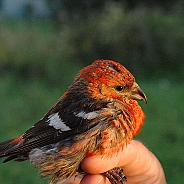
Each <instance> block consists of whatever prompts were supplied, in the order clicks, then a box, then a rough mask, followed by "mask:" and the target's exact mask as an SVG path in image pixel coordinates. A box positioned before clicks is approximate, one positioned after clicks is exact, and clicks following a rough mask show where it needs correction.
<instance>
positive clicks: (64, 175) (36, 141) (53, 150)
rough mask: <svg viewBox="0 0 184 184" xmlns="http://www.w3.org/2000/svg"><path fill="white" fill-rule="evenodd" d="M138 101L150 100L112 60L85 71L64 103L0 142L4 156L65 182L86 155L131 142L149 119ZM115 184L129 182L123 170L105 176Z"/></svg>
mask: <svg viewBox="0 0 184 184" xmlns="http://www.w3.org/2000/svg"><path fill="white" fill-rule="evenodd" d="M137 100H144V101H145V102H146V101H147V99H146V96H145V94H144V92H143V91H142V90H141V88H140V87H139V86H138V84H137V83H136V82H135V79H134V77H133V75H132V74H131V73H130V72H129V71H128V70H127V69H126V68H125V67H124V66H122V65H121V64H119V63H117V62H115V61H112V60H97V61H95V62H94V63H92V64H91V65H89V66H87V67H85V68H83V69H82V70H81V71H80V72H79V74H78V75H77V76H76V77H75V79H74V81H73V83H72V85H71V86H70V87H69V89H68V90H67V91H66V92H65V93H64V95H63V96H62V97H61V98H60V99H59V101H58V102H57V103H56V104H55V105H54V106H53V107H52V108H51V109H50V110H49V111H48V112H47V113H46V115H45V116H44V117H43V118H42V119H41V120H40V121H38V122H37V123H36V124H34V125H33V126H32V127H31V128H30V129H29V130H27V131H26V132H25V133H24V134H23V135H21V136H20V137H18V138H15V139H11V140H8V141H5V142H2V143H0V157H8V158H6V159H5V160H4V162H7V161H10V160H13V159H14V160H16V161H24V160H27V159H30V162H31V164H33V165H34V166H35V167H36V168H37V169H39V170H40V171H41V176H42V177H51V181H50V183H55V182H57V181H60V180H61V181H63V182H64V181H65V180H67V179H69V178H70V177H71V176H72V175H75V174H76V173H77V172H78V171H79V172H82V171H81V169H80V164H81V162H82V160H83V159H84V157H86V156H90V155H93V154H96V153H100V154H102V155H103V154H109V155H111V154H112V153H114V152H116V151H118V150H120V149H121V148H122V147H123V146H124V145H126V144H128V143H130V141H131V140H132V139H133V137H134V136H135V135H137V134H138V133H139V131H140V128H141V126H142V125H143V123H144V118H145V115H144V113H143V111H142V109H141V107H140V106H139V105H138V103H137ZM103 174H104V175H105V176H107V177H108V178H109V180H110V181H111V183H114V184H118V183H126V177H125V176H124V175H123V173H122V169H121V168H114V169H112V170H110V171H107V172H106V173H103Z"/></svg>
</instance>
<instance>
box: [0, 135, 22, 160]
mask: <svg viewBox="0 0 184 184" xmlns="http://www.w3.org/2000/svg"><path fill="white" fill-rule="evenodd" d="M21 142H22V136H20V137H18V138H15V139H10V140H7V141H4V142H1V143H0V158H2V157H8V158H6V159H5V160H4V161H3V163H5V162H8V161H10V160H13V159H16V158H18V156H19V155H17V153H16V152H14V150H15V147H17V146H18V145H19V144H20V143H21ZM24 160H25V159H24ZM17 161H21V160H17Z"/></svg>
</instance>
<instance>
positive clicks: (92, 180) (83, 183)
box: [65, 140, 166, 184]
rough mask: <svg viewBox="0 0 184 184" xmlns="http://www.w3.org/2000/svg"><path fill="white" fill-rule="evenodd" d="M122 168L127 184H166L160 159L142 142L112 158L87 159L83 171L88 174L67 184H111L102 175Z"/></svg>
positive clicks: (125, 148)
mask: <svg viewBox="0 0 184 184" xmlns="http://www.w3.org/2000/svg"><path fill="white" fill-rule="evenodd" d="M120 166H122V167H123V169H124V174H125V175H126V176H127V178H128V181H127V184H136V183H139V184H147V183H149V184H166V179H165V175H164V171H163V169H162V166H161V164H160V162H159V161H158V159H157V158H156V157H155V155H154V154H153V153H152V152H150V151H149V150H148V149H147V148H146V147H145V146H144V145H143V144H142V143H141V142H139V141H135V140H133V141H131V143H130V144H128V145H127V146H125V147H124V148H123V151H122V150H121V151H119V152H118V153H114V154H113V155H112V156H106V155H105V156H102V155H94V156H91V157H86V158H85V159H84V161H83V162H82V165H81V167H82V169H83V170H84V171H85V172H87V173H90V174H87V175H86V176H85V177H84V178H83V179H82V180H81V178H80V177H79V178H78V177H76V178H72V179H70V180H68V181H67V182H65V184H79V183H80V184H109V183H110V182H109V181H108V179H107V178H106V177H105V176H103V175H102V174H99V173H103V172H105V171H108V170H110V169H112V168H114V167H120Z"/></svg>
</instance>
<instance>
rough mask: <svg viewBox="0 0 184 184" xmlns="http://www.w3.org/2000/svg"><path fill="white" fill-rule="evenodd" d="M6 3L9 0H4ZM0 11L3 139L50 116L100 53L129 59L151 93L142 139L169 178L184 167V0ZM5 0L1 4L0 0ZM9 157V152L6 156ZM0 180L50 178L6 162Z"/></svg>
mask: <svg viewBox="0 0 184 184" xmlns="http://www.w3.org/2000/svg"><path fill="white" fill-rule="evenodd" d="M1 2H2V1H1ZM46 3H47V7H48V10H49V14H48V15H47V16H43V17H42V16H38V15H35V14H34V6H27V7H26V9H25V12H24V15H22V16H19V17H12V16H6V15H5V14H4V13H3V11H1V12H0V13H1V16H0V96H1V98H0V106H1V108H0V119H1V121H0V125H1V128H0V141H4V140H6V139H10V138H13V137H17V136H19V135H21V134H22V133H23V132H24V131H25V130H26V129H28V128H29V127H30V126H32V125H33V124H34V123H35V122H36V121H38V120H39V119H40V118H42V117H43V115H44V114H45V113H46V112H47V110H49V108H50V107H51V106H52V105H53V104H54V103H55V102H56V101H57V99H58V98H59V97H60V96H61V95H62V94H63V92H64V91H66V90H67V87H68V86H69V85H70V84H71V82H72V80H73V77H74V76H75V75H76V74H77V72H78V70H79V69H81V68H82V67H84V66H86V65H88V64H90V63H92V62H93V61H94V60H96V59H113V60H115V61H118V62H120V63H122V64H123V65H125V66H126V67H127V68H128V69H129V70H130V71H131V72H132V73H133V74H134V76H135V78H136V81H137V82H138V83H139V85H140V86H141V88H142V89H143V90H144V92H145V93H146V95H147V98H148V104H147V105H145V104H144V103H143V102H140V105H141V106H142V108H143V109H144V111H145V113H146V115H147V118H146V120H145V125H144V126H143V128H142V131H141V133H140V135H138V136H137V137H136V139H138V140H141V141H142V142H143V143H144V144H145V145H146V146H147V147H148V148H149V149H150V150H151V151H152V152H153V153H154V154H155V155H156V156H157V157H158V158H159V160H160V162H161V164H162V166H163V168H164V171H165V174H166V177H167V182H168V183H170V184H171V183H174V184H181V183H182V181H183V178H184V177H183V173H184V141H183V140H184V125H183V123H184V112H183V109H184V105H183V104H184V83H183V79H184V61H183V60H184V2H183V1H174V0H173V1H172V0H170V1H164V3H163V2H160V1H154V2H150V1H146V0H144V1H143V0H139V1H136V2H135V1H118V0H116V1H113V0H103V1H97V0H91V1H89V0H86V1H77V0H76V1H75V0H68V1H66V0H63V1H61V0H47V1H46ZM0 5H1V3H0ZM1 161H3V159H1ZM0 183H3V184H17V183H21V184H24V183H26V184H33V183H39V184H42V183H43V184H44V183H47V180H41V179H40V178H39V175H38V172H37V171H36V170H35V169H34V168H33V167H32V166H31V165H30V164H29V162H28V161H26V162H22V163H18V162H9V163H6V164H0Z"/></svg>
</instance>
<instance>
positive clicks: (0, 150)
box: [0, 139, 15, 158]
mask: <svg viewBox="0 0 184 184" xmlns="http://www.w3.org/2000/svg"><path fill="white" fill-rule="evenodd" d="M13 140H14V139H11V140H7V141H4V142H1V143H0V158H1V157H6V156H7V154H6V153H7V152H8V150H10V149H12V148H13V147H14V146H15V145H14V144H10V143H11V142H12V141H13Z"/></svg>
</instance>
